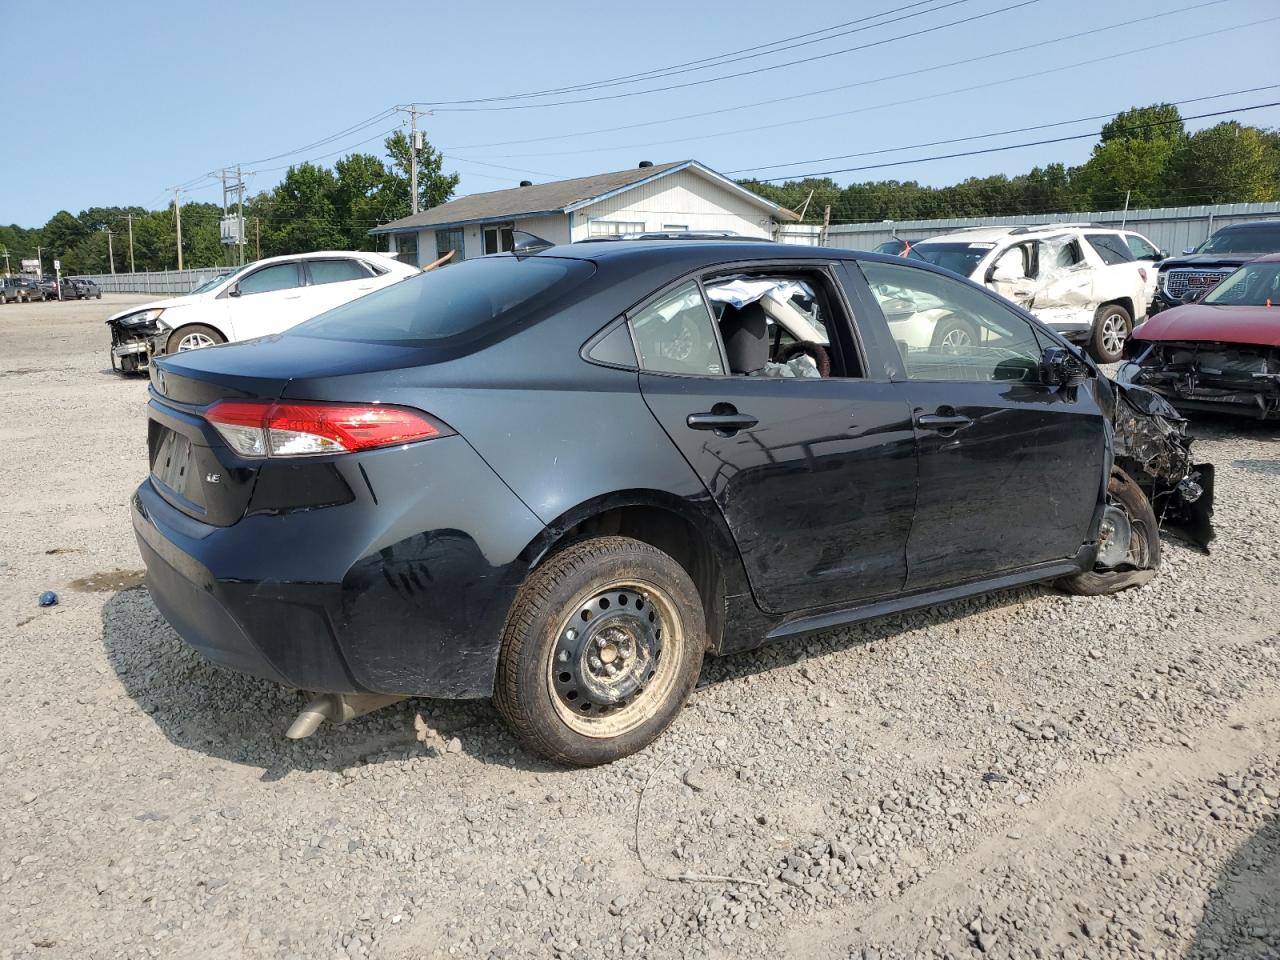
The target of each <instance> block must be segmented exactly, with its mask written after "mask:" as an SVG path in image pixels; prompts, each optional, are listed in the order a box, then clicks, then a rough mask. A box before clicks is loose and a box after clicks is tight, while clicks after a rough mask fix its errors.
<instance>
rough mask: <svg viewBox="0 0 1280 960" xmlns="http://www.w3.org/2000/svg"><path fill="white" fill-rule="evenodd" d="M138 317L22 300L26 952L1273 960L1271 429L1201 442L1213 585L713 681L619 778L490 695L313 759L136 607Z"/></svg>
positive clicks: (1276, 587) (5, 786)
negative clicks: (1212, 524)
mask: <svg viewBox="0 0 1280 960" xmlns="http://www.w3.org/2000/svg"><path fill="white" fill-rule="evenodd" d="M136 299H138V298H124V297H114V298H113V297H107V298H104V300H103V301H101V302H96V301H93V302H89V303H87V304H84V305H77V304H32V305H26V306H20V305H10V306H4V307H0V356H3V360H2V361H0V372H2V374H3V376H0V400H2V401H3V403H4V408H5V409H7V410H9V414H8V415H7V416H6V417H5V419H4V421H3V423H0V440H2V441H3V445H4V450H5V455H4V457H3V459H2V460H0V481H2V483H3V491H4V497H3V501H2V506H0V518H2V520H3V523H2V524H0V538H2V539H0V546H2V547H3V549H2V550H0V574H3V576H2V577H0V618H2V619H0V623H3V625H4V632H3V643H0V695H2V698H3V703H4V704H5V708H6V718H5V722H4V725H3V731H2V732H0V769H3V770H4V771H5V772H6V774H7V775H6V776H5V777H4V779H3V782H0V929H3V930H5V931H6V935H4V936H3V937H0V957H40V958H63V957H68V958H70V957H75V958H84V957H147V956H162V957H169V956H216V957H224V956H226V957H238V956H245V957H297V958H316V957H332V958H342V957H346V958H360V957H366V956H368V957H395V958H400V957H406V958H407V957H448V956H459V957H481V958H484V957H512V958H515V957H521V958H523V957H557V958H564V957H568V958H593V960H594V958H599V957H637V956H643V957H649V958H665V957H697V958H729V957H778V956H788V957H801V958H815V960H816V958H831V957H834V958H846V957H851V958H858V960H873V958H880V960H889V958H908V957H915V958H926V957H928V958H933V957H955V958H968V957H979V956H991V957H1009V958H1013V957H1017V958H1025V957H1072V958H1090V960H1092V958H1111V957H1135V956H1137V957H1152V958H1160V957H1164V958H1174V957H1197V958H1198V957H1205V958H1208V957H1232V958H1264V957H1267V958H1276V957H1280V819H1277V818H1278V815H1280V793H1278V791H1280V638H1278V637H1277V610H1278V609H1280V603H1278V601H1280V581H1278V578H1277V575H1278V574H1280V538H1278V537H1277V531H1280V496H1278V495H1280V458H1278V457H1277V456H1276V452H1277V442H1276V441H1277V435H1278V434H1280V430H1278V429H1277V427H1276V426H1274V425H1272V426H1262V425H1258V424H1255V423H1248V422H1232V421H1207V422H1205V423H1202V424H1199V425H1198V426H1197V432H1198V433H1200V434H1201V435H1202V437H1203V441H1202V443H1201V449H1200V453H1201V455H1202V456H1203V457H1204V458H1205V459H1208V460H1211V461H1214V462H1216V463H1217V465H1218V469H1219V474H1218V476H1219V481H1218V483H1219V486H1218V512H1217V525H1218V531H1219V539H1218V541H1217V543H1216V544H1215V549H1214V554H1213V556H1212V557H1211V558H1206V557H1203V556H1200V555H1198V554H1196V553H1194V552H1192V551H1191V550H1189V549H1187V548H1185V547H1183V546H1181V545H1179V544H1177V543H1176V542H1172V541H1166V543H1165V551H1166V552H1165V566H1164V569H1163V571H1162V572H1161V574H1160V576H1159V577H1157V578H1156V580H1155V581H1154V582H1153V583H1152V584H1151V585H1149V586H1148V587H1146V588H1144V589H1142V590H1138V591H1130V592H1128V593H1125V594H1123V595H1121V596H1118V597H1112V598H1098V599H1088V598H1072V597H1066V596H1062V595H1059V594H1057V593H1054V592H1052V591H1050V590H1047V589H1041V588H1036V589H1025V590H1018V591H1013V592H1007V593H1002V594H999V595H996V596H994V597H990V598H986V599H982V600H976V601H971V602H966V603H959V604H954V605H951V606H947V607H943V608H939V609H936V610H931V611H927V612H924V613H918V614H913V615H909V616H901V617H896V618H893V619H891V620H888V621H884V622H880V623H876V624H872V625H868V626H864V627H860V628H856V629H845V630H839V631H834V632H832V633H829V634H824V635H822V636H819V637H817V638H811V639H808V640H806V641H803V642H795V643H789V644H784V645H782V646H777V647H773V648H769V649H766V650H764V651H762V652H760V653H758V654H751V655H745V656H738V657H733V658H728V659H723V660H718V661H712V662H710V663H709V664H708V665H707V667H706V669H705V671H704V677H703V682H702V684H701V685H700V687H699V690H698V692H697V693H696V694H695V696H694V700H693V702H692V704H691V705H690V708H689V709H688V710H686V711H685V713H684V714H683V715H682V717H681V718H680V719H679V720H678V721H677V723H676V724H675V726H674V727H673V728H672V729H671V731H670V732H669V733H668V734H667V735H666V736H665V737H664V738H663V739H662V740H661V741H660V742H659V743H657V744H656V745H655V746H653V747H652V748H650V749H649V750H647V751H645V752H644V753H642V754H640V755H638V756H635V757H632V758H629V759H627V760H625V761H623V762H620V763H616V764H614V765H612V766H610V767H608V768H606V769H597V770H589V771H572V772H566V771H561V770H556V769H553V768H550V767H548V766H545V765H542V764H540V763H539V762H537V761H535V760H532V759H530V758H529V757H527V756H525V755H524V754H522V753H521V752H520V751H519V750H518V749H517V748H516V746H515V744H514V742H513V740H512V739H511V737H509V736H508V735H507V733H506V732H505V731H504V730H503V729H502V727H501V726H500V724H499V723H498V720H497V717H496V715H495V713H494V711H493V710H492V708H491V707H490V706H489V705H488V704H487V703H468V704H454V703H446V702H433V701H425V700H415V701H407V702H405V703H403V704H400V705H398V706H396V707H393V708H390V709H388V710H385V711H382V712H380V713H377V714H373V715H370V716H368V717H365V718H363V719H361V720H358V721H356V722H354V723H352V724H350V725H348V726H346V727H342V728H328V729H325V730H324V731H323V732H322V734H321V735H318V736H316V737H313V738H312V739H310V740H307V741H303V742H301V743H291V742H288V741H286V740H285V739H284V738H283V732H284V730H285V728H286V727H287V726H288V724H289V722H290V720H291V719H292V718H293V716H294V714H295V712H296V711H297V709H298V707H299V706H300V697H299V695H298V694H296V693H291V692H287V691H283V690H280V689H277V688H275V687H273V686H271V685H270V684H267V683H263V682H259V681H256V680H251V679H245V678H241V677H237V676H234V675H231V674H227V673H222V672H220V671H218V670H217V669H215V668H213V667H211V666H208V665H207V664H205V663H204V662H203V661H202V660H200V659H199V658H198V657H196V656H195V655H194V654H193V653H191V652H189V651H188V650H187V649H185V648H184V646H183V645H182V644H181V643H180V642H179V641H178V639H177V638H176V637H175V636H174V634H173V633H172V631H171V630H170V629H169V628H168V627H167V625H166V624H165V623H164V621H163V620H162V619H161V618H160V617H159V615H158V614H157V613H156V611H155V609H154V607H153V606H152V604H151V602H150V600H149V599H148V596H147V593H146V590H145V588H144V587H141V586H139V585H138V583H139V580H138V568H139V566H140V562H139V559H138V555H137V551H136V547H135V545H134V542H133V538H132V534H131V532H130V528H129V523H128V519H127V514H126V504H127V501H128V497H129V494H130V492H131V490H132V489H133V487H134V485H135V484H136V483H137V482H138V480H139V479H141V477H142V476H143V475H144V473H145V471H146V450H145V437H146V413H145V401H144V396H145V384H144V383H143V382H142V381H140V380H125V379H121V378H118V377H116V376H114V375H112V374H111V373H110V372H109V370H108V369H107V368H108V364H107V355H106V349H105V345H106V339H107V337H106V330H105V328H104V327H103V326H102V324H101V320H102V318H103V317H105V316H106V315H107V314H108V313H109V312H112V311H113V310H116V309H119V305H120V304H123V303H126V302H133V300H136ZM46 589H54V590H57V591H58V592H59V594H60V595H61V603H60V604H59V605H58V606H56V607H52V608H48V609H40V608H38V607H37V604H36V599H37V597H38V595H39V594H40V592H41V591H43V590H46ZM681 876H683V877H685V878H686V879H683V880H682V879H676V878H678V877H681Z"/></svg>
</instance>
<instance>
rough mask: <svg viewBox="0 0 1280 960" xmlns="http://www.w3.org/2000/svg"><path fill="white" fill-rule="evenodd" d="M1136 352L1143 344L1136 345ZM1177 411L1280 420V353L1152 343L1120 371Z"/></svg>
mask: <svg viewBox="0 0 1280 960" xmlns="http://www.w3.org/2000/svg"><path fill="white" fill-rule="evenodd" d="M1133 342H1134V344H1135V349H1136V348H1137V346H1138V345H1141V343H1142V342H1141V341H1133ZM1120 376H1121V379H1122V380H1124V381H1125V382H1128V383H1132V384H1137V385H1139V386H1144V387H1150V388H1151V389H1152V390H1155V391H1156V392H1157V393H1159V394H1161V395H1162V396H1164V397H1166V398H1168V399H1169V400H1171V401H1172V402H1173V403H1175V404H1176V405H1177V406H1179V407H1182V408H1185V409H1188V410H1211V411H1214V412H1216V413H1231V414H1238V415H1242V416H1248V417H1256V418H1257V419H1259V420H1269V419H1280V348H1277V347H1269V346H1262V345H1253V344H1237V343H1198V342H1191V343H1176V342H1167V341H1161V342H1158V343H1153V344H1150V345H1149V346H1146V348H1145V349H1143V350H1142V352H1141V353H1140V354H1138V355H1137V356H1136V357H1134V359H1133V360H1132V361H1131V362H1129V363H1127V364H1125V365H1124V367H1122V368H1121V371H1120Z"/></svg>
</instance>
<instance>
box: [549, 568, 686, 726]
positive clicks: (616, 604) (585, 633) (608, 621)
mask: <svg viewBox="0 0 1280 960" xmlns="http://www.w3.org/2000/svg"><path fill="white" fill-rule="evenodd" d="M571 610H572V612H571V613H570V614H569V615H568V616H567V617H565V618H564V620H563V621H562V622H561V623H560V626H559V629H558V630H557V632H556V642H555V646H554V647H553V648H552V653H551V657H550V660H549V662H548V664H547V687H548V691H549V692H550V694H551V702H552V704H553V706H554V707H555V711H556V713H557V715H558V716H559V717H560V719H561V721H563V722H564V724H565V726H567V727H569V729H571V730H573V731H574V732H575V733H579V734H582V735H583V736H588V737H596V738H601V739H607V738H611V737H617V736H621V735H622V734H625V733H628V732H630V731H631V730H634V729H635V728H636V727H638V726H640V725H641V724H643V723H644V722H645V721H647V720H649V719H650V718H651V717H652V716H653V715H654V714H655V713H657V711H658V710H660V709H661V708H662V706H663V704H664V703H666V702H667V700H668V698H669V697H670V695H671V691H672V688H673V687H674V686H675V682H676V679H677V676H678V674H679V665H680V661H681V659H682V656H681V654H682V652H683V649H684V645H685V643H686V642H687V641H686V637H685V632H684V629H683V624H682V623H681V621H680V617H679V614H678V613H677V612H676V606H675V603H674V602H673V601H672V600H671V598H670V596H669V595H668V594H667V592H666V591H665V590H663V589H662V588H661V587H659V586H657V585H656V584H653V583H647V582H643V581H638V580H625V581H617V582H614V583H611V584H609V585H608V586H607V587H605V588H603V589H602V588H599V587H596V588H593V589H592V590H591V591H590V592H588V593H584V594H583V595H581V596H580V597H578V598H577V600H576V602H575V603H574V604H573V606H572V608H571Z"/></svg>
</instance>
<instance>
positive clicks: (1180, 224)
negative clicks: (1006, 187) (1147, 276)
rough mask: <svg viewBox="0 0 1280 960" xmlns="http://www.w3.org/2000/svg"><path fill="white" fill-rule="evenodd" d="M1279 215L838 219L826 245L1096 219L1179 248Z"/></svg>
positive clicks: (802, 229) (807, 233) (1248, 206)
mask: <svg viewBox="0 0 1280 960" xmlns="http://www.w3.org/2000/svg"><path fill="white" fill-rule="evenodd" d="M1268 217H1280V203H1221V204H1217V205H1215V206H1205V207H1159V208H1151V209H1145V210H1130V211H1129V212H1128V213H1127V214H1126V213H1125V212H1124V211H1123V210H1095V211H1088V212H1083V213H1049V214H1036V215H1034V216H1013V217H954V218H950V219H945V220H898V221H894V220H884V221H881V222H879V223H840V224H836V225H834V226H832V227H831V228H830V229H829V230H828V233H827V245H828V246H832V247H842V248H846V249H850V250H871V249H873V248H874V247H875V246H876V245H877V244H879V243H883V242H884V241H885V240H889V239H891V238H893V237H902V238H904V239H906V240H922V239H924V238H925V237H936V236H939V235H941V234H944V233H952V232H954V231H956V230H962V229H964V228H965V227H992V226H1003V225H1008V226H1019V225H1022V224H1038V223H1098V224H1106V225H1107V226H1114V227H1119V226H1120V225H1121V224H1122V223H1123V225H1124V227H1125V229H1127V230H1133V231H1135V232H1137V233H1140V234H1142V235H1143V236H1145V237H1147V238H1148V239H1149V240H1150V241H1151V242H1152V243H1154V244H1155V245H1156V246H1157V247H1159V248H1160V249H1161V250H1164V251H1166V252H1168V253H1174V254H1176V253H1181V252H1182V251H1183V250H1185V249H1187V248H1188V247H1195V246H1199V245H1200V244H1201V243H1203V242H1204V241H1205V240H1206V239H1207V238H1208V237H1209V235H1210V234H1212V233H1213V232H1214V231H1215V230H1217V229H1218V228H1219V227H1225V226H1226V225H1227V224H1229V223H1241V222H1244V221H1247V220H1262V219H1266V218H1268ZM816 233H817V230H816V228H815V227H814V226H813V225H811V224H788V225H785V226H783V227H780V228H779V236H778V239H780V240H782V241H783V242H786V243H816V242H817V240H816Z"/></svg>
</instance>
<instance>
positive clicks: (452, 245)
mask: <svg viewBox="0 0 1280 960" xmlns="http://www.w3.org/2000/svg"><path fill="white" fill-rule="evenodd" d="M450 250H453V251H455V253H454V255H453V259H452V260H450V261H449V263H458V262H460V261H462V260H465V259H466V253H465V251H464V250H463V246H462V228H461V227H454V228H453V229H452V230H437V231H436V259H437V260H438V259H439V258H440V257H443V256H444V255H445V254H447V253H448V252H449V251H450Z"/></svg>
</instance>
